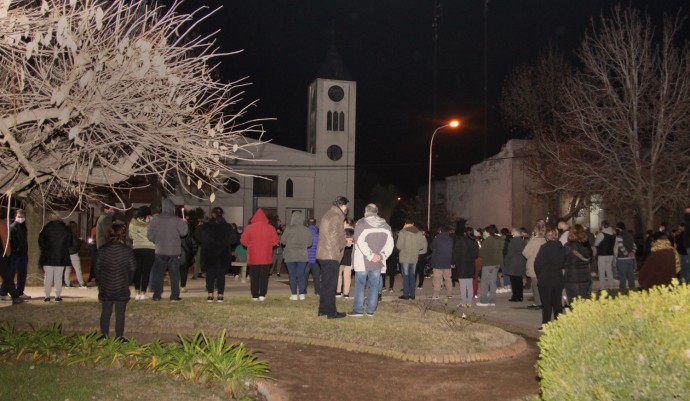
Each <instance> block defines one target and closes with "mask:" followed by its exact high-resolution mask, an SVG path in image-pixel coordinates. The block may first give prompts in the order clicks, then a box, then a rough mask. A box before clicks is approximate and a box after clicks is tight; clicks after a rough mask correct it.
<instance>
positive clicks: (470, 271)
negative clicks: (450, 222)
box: [453, 227, 479, 308]
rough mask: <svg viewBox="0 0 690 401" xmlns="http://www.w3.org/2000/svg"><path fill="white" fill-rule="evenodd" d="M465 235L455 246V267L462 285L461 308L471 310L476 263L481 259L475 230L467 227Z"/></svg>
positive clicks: (460, 237) (459, 238)
mask: <svg viewBox="0 0 690 401" xmlns="http://www.w3.org/2000/svg"><path fill="white" fill-rule="evenodd" d="M458 234H464V235H462V236H459V237H458V238H457V240H456V241H455V244H453V266H455V270H457V272H458V273H457V277H458V283H459V285H460V304H459V305H460V306H462V307H464V308H469V307H471V306H472V300H473V299H474V285H473V281H474V273H475V270H476V269H475V262H476V260H477V258H478V257H479V244H477V239H476V238H475V236H474V229H473V228H472V227H466V228H465V232H464V233H458Z"/></svg>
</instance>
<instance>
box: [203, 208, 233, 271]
mask: <svg viewBox="0 0 690 401" xmlns="http://www.w3.org/2000/svg"><path fill="white" fill-rule="evenodd" d="M238 236H239V234H237V230H235V228H234V227H233V226H231V225H230V224H229V223H227V222H226V221H225V219H223V218H222V217H221V218H219V219H211V220H209V221H207V222H206V223H204V224H202V225H201V227H200V228H199V233H198V235H197V240H199V244H200V245H201V253H200V258H201V264H202V265H203V266H205V267H207V268H208V267H211V268H223V267H228V266H230V260H231V255H232V248H233V247H234V246H235V245H237V241H238ZM193 259H194V257H193V256H192V260H193Z"/></svg>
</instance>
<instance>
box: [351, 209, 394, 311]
mask: <svg viewBox="0 0 690 401" xmlns="http://www.w3.org/2000/svg"><path fill="white" fill-rule="evenodd" d="M378 213H379V209H378V207H377V206H376V205H375V204H373V203H370V204H368V205H367V206H366V207H365V208H364V218H362V219H359V220H358V221H357V223H356V224H355V234H354V237H353V241H354V250H353V251H352V267H353V268H354V270H355V299H354V305H353V308H352V312H348V316H355V317H358V316H363V315H364V312H365V311H364V289H365V287H366V284H367V281H369V296H368V297H367V308H366V314H367V316H373V315H374V312H376V307H377V306H378V299H379V290H380V289H381V282H380V280H381V273H384V274H385V273H386V260H387V259H388V258H389V257H390V255H391V253H392V252H393V247H394V246H395V244H394V241H393V233H392V232H391V227H390V226H389V225H388V223H386V220H384V219H383V218H381V217H379V215H378Z"/></svg>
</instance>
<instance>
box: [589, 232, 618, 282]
mask: <svg viewBox="0 0 690 401" xmlns="http://www.w3.org/2000/svg"><path fill="white" fill-rule="evenodd" d="M594 246H595V247H596V248H597V265H598V267H599V289H600V290H605V289H608V290H611V289H613V286H614V277H613V248H614V247H615V246H616V233H614V232H613V228H611V226H610V225H609V222H608V221H606V220H604V221H602V222H601V230H600V231H599V233H598V234H597V236H596V238H595V240H594Z"/></svg>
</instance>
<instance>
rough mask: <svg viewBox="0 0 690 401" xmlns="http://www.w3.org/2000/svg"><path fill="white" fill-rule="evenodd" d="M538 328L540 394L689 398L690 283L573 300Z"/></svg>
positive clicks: (561, 397) (549, 396)
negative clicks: (566, 309) (541, 329)
mask: <svg viewBox="0 0 690 401" xmlns="http://www.w3.org/2000/svg"><path fill="white" fill-rule="evenodd" d="M544 331H545V335H543V336H542V337H541V339H540V340H539V347H540V348H541V354H540V356H539V361H538V362H537V370H538V373H539V376H540V377H541V382H540V387H541V392H542V398H543V399H544V400H547V401H550V400H558V401H561V400H577V401H581V400H688V399H690V286H675V285H674V286H668V287H667V286H662V287H654V288H652V289H651V290H649V291H640V292H630V293H629V294H628V295H627V296H618V297H617V298H615V299H612V298H611V297H609V296H606V294H603V296H602V297H600V298H599V299H592V300H580V301H576V302H575V303H574V305H573V310H572V311H571V312H568V313H567V314H565V315H561V316H560V317H559V320H558V321H555V322H552V323H549V324H548V325H546V326H545V327H544Z"/></svg>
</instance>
